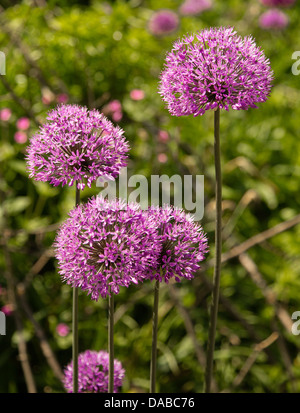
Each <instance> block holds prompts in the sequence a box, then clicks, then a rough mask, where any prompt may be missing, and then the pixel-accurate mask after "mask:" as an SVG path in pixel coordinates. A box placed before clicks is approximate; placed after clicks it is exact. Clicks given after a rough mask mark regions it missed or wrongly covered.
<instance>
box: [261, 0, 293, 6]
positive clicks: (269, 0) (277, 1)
mask: <svg viewBox="0 0 300 413" xmlns="http://www.w3.org/2000/svg"><path fill="white" fill-rule="evenodd" d="M260 2H261V3H262V4H263V5H264V6H267V7H289V6H292V5H293V4H294V3H295V0H260Z"/></svg>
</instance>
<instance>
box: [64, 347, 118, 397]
mask: <svg viewBox="0 0 300 413" xmlns="http://www.w3.org/2000/svg"><path fill="white" fill-rule="evenodd" d="M108 370H109V354H108V353H107V352H106V351H94V350H87V351H85V352H83V353H80V354H79V355H78V393H107V391H108ZM124 376H125V370H124V368H123V367H122V364H121V362H120V361H119V360H117V359H115V360H114V393H117V392H118V391H119V389H120V387H121V386H122V384H123V380H124ZM63 384H64V387H65V389H66V390H67V392H68V393H72V391H73V362H72V361H71V362H70V364H68V365H67V366H66V367H65V369H64V378H63Z"/></svg>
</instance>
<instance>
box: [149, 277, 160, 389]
mask: <svg viewBox="0 0 300 413" xmlns="http://www.w3.org/2000/svg"><path fill="white" fill-rule="evenodd" d="M158 301H159V281H158V280H157V281H156V283H155V287H154V304H153V324H152V353H151V364H150V393H156V359H157V324H158Z"/></svg>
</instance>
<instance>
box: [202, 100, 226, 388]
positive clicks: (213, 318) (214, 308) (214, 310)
mask: <svg viewBox="0 0 300 413" xmlns="http://www.w3.org/2000/svg"><path fill="white" fill-rule="evenodd" d="M214 156H215V174H216V229H215V269H214V278H213V290H212V303H211V314H210V326H209V336H208V349H207V359H206V371H205V387H204V391H205V393H210V392H211V381H212V376H213V362H214V349H215V336H216V327H217V318H218V304H219V292H220V275H221V253H222V173H221V151H220V109H219V108H218V109H217V110H216V111H215V112H214Z"/></svg>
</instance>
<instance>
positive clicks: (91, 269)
mask: <svg viewBox="0 0 300 413" xmlns="http://www.w3.org/2000/svg"><path fill="white" fill-rule="evenodd" d="M69 215H70V217H69V218H68V219H67V220H66V221H65V222H64V223H63V224H62V226H61V227H60V229H59V231H58V234H57V237H56V241H55V244H54V245H55V251H56V258H57V259H58V266H59V273H60V275H61V276H62V278H63V280H64V281H66V282H67V283H68V284H70V285H71V286H73V287H80V288H81V289H82V290H83V291H86V292H87V293H88V294H90V296H91V299H93V300H98V298H99V296H100V295H101V297H103V298H105V297H106V296H107V295H108V294H109V293H110V291H111V292H112V293H114V294H118V292H119V287H120V286H124V287H128V286H129V285H130V284H132V283H134V284H137V283H138V282H139V281H142V280H143V279H144V278H145V274H146V272H147V270H148V267H149V265H156V259H157V258H156V257H157V250H158V248H159V246H158V245H157V242H156V236H157V235H156V230H155V224H154V221H153V219H152V218H151V217H148V216H147V215H146V213H145V211H142V210H141V209H140V206H139V205H138V204H135V203H130V204H128V205H127V204H125V202H122V201H120V200H115V201H107V200H105V199H103V198H101V197H94V198H91V199H90V200H89V201H88V202H87V203H86V204H82V205H79V206H77V207H76V208H74V209H73V210H72V211H71V212H70V214H69ZM109 290H110V291H109Z"/></svg>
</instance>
